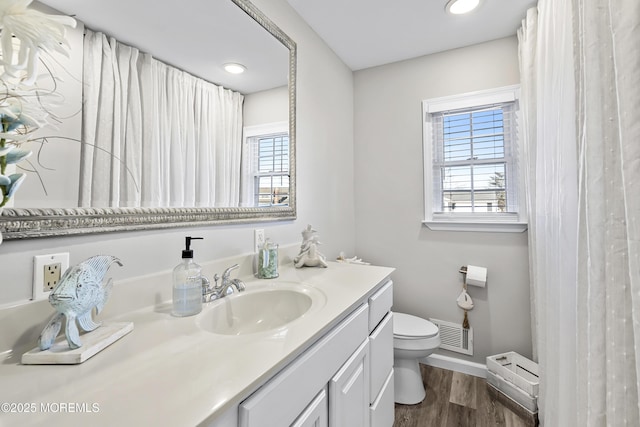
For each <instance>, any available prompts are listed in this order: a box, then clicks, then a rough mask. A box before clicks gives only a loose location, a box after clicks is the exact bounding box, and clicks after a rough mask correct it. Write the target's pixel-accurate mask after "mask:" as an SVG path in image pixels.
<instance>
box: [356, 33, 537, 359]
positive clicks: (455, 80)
mask: <svg viewBox="0 0 640 427" xmlns="http://www.w3.org/2000/svg"><path fill="white" fill-rule="evenodd" d="M518 83H519V72H518V58H517V41H516V38H515V37H511V38H506V39H501V40H496V41H492V42H489V43H484V44H479V45H475V46H471V47H467V48H463V49H457V50H452V51H448V52H443V53H438V54H434V55H429V56H425V57H421V58H416V59H412V60H408V61H403V62H398V63H394V64H389V65H384V66H380V67H376V68H370V69H367V70H362V71H358V72H356V73H355V80H354V85H355V109H354V111H355V202H356V206H355V212H356V218H357V221H356V253H357V255H358V256H360V257H363V258H364V259H366V260H368V261H372V262H374V263H376V264H382V265H389V266H393V267H396V268H397V271H396V273H394V275H393V277H394V284H395V292H394V298H395V301H394V310H396V311H402V312H407V313H411V314H414V315H417V316H421V317H425V318H429V317H434V318H438V319H442V320H448V321H452V322H457V323H461V322H462V319H463V311H462V310H461V309H459V308H458V307H457V305H456V298H457V297H458V295H459V293H460V290H461V286H462V275H461V274H459V273H458V269H459V268H460V266H463V265H467V264H471V265H480V266H485V267H487V268H488V269H489V278H488V285H487V288H485V289H481V288H470V290H469V293H470V294H471V296H472V298H473V299H474V302H475V308H474V309H473V311H471V312H470V313H469V320H470V323H471V326H472V327H473V329H474V338H475V342H474V347H475V354H474V356H473V357H469V356H464V355H461V354H459V353H451V352H447V351H442V350H441V351H440V352H441V353H443V354H447V355H448V356H453V357H458V358H461V359H467V360H471V361H475V362H480V363H484V359H485V357H486V356H488V355H491V354H496V353H499V352H503V351H509V350H515V351H517V352H519V353H521V354H523V355H525V356H528V357H531V332H530V322H531V321H530V309H529V282H528V255H527V234H526V233H519V234H511V233H509V234H501V233H471V232H435V231H431V230H429V229H427V228H426V227H424V226H423V225H422V224H421V220H422V219H423V218H424V217H423V214H424V213H423V210H424V208H423V199H424V196H423V165H422V121H421V101H422V100H424V99H429V98H433V97H440V96H446V95H453V94H458V93H465V92H471V91H476V90H481V89H490V88H494V87H500V86H506V85H512V84H518Z"/></svg>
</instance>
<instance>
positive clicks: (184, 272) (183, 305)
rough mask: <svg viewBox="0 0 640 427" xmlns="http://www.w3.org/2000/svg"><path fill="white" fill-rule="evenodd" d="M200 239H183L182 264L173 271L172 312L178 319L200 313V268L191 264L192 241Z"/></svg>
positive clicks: (199, 238) (193, 263) (189, 237)
mask: <svg viewBox="0 0 640 427" xmlns="http://www.w3.org/2000/svg"><path fill="white" fill-rule="evenodd" d="M201 239H202V237H191V236H187V237H186V238H185V249H184V250H183V251H182V262H181V263H180V264H178V265H177V266H176V268H174V269H173V310H172V312H171V314H173V315H174V316H178V317H185V316H192V315H194V314H198V313H200V311H202V267H200V266H199V265H198V264H196V263H195V262H193V250H191V241H192V240H201Z"/></svg>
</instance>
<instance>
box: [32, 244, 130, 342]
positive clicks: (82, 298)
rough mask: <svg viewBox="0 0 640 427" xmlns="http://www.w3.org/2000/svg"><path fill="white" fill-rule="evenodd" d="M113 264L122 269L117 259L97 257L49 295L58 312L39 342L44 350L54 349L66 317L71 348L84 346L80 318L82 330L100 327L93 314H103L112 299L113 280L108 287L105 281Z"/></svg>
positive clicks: (69, 272)
mask: <svg viewBox="0 0 640 427" xmlns="http://www.w3.org/2000/svg"><path fill="white" fill-rule="evenodd" d="M113 263H117V264H118V265H120V266H122V263H121V262H120V260H119V259H118V258H116V257H114V256H110V255H97V256H94V257H91V258H89V259H86V260H85V261H82V262H81V263H80V264H78V265H76V266H74V267H71V268H70V269H68V270H67V271H66V272H65V273H64V275H63V276H62V278H61V279H60V282H58V285H57V286H56V287H55V288H54V289H53V291H52V292H51V295H49V303H51V305H52V306H53V307H54V308H55V309H56V311H57V313H56V314H54V315H53V317H52V318H51V320H49V323H47V326H45V328H44V329H43V331H42V333H41V334H40V338H39V339H38V347H39V348H40V350H47V349H49V348H51V346H52V345H53V342H54V341H55V339H56V337H57V336H58V332H60V328H61V327H62V317H66V327H65V335H66V338H67V342H68V343H69V348H71V349H76V348H79V347H81V346H82V342H81V341H80V334H79V331H78V326H77V325H76V319H77V320H78V323H79V324H80V328H82V330H84V331H87V332H89V331H93V330H95V329H96V328H98V327H99V326H100V323H95V322H94V321H93V319H92V317H91V312H92V311H93V308H94V307H95V308H96V314H99V313H100V312H101V311H102V309H103V308H104V305H105V303H106V301H107V299H108V298H109V293H110V292H111V288H112V286H113V281H112V279H109V280H108V281H107V283H106V284H105V285H103V283H102V282H103V280H104V276H105V274H107V270H109V267H111V264H113Z"/></svg>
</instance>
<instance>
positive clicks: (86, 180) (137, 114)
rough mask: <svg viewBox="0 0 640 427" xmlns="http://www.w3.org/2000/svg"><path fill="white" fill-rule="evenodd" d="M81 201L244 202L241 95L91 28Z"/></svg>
mask: <svg viewBox="0 0 640 427" xmlns="http://www.w3.org/2000/svg"><path fill="white" fill-rule="evenodd" d="M83 74H84V82H86V83H85V86H84V94H83V129H82V134H83V135H82V136H83V138H82V140H83V141H84V142H85V143H84V144H83V145H82V163H81V177H80V184H81V185H80V206H81V207H90V206H91V207H139V206H143V207H194V206H195V207H233V206H238V205H239V198H240V173H241V169H240V167H241V149H242V103H243V99H244V97H243V95H242V94H240V93H237V92H234V91H231V90H228V89H225V88H223V87H220V86H217V85H214V84H212V83H209V82H206V81H204V80H202V79H199V78H197V77H195V76H192V75H190V74H188V73H186V72H184V71H181V70H179V69H177V68H175V67H172V66H169V65H167V64H165V63H163V62H160V61H158V60H156V59H154V58H153V57H152V56H151V55H149V54H145V53H142V52H139V51H138V49H136V48H133V47H130V46H127V45H125V44H123V43H120V42H118V41H116V40H115V39H113V38H108V37H107V36H105V35H104V34H102V33H96V32H93V31H90V30H86V35H85V42H84V71H83Z"/></svg>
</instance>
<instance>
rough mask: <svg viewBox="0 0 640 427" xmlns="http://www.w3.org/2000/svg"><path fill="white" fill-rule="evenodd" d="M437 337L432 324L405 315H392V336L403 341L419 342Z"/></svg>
mask: <svg viewBox="0 0 640 427" xmlns="http://www.w3.org/2000/svg"><path fill="white" fill-rule="evenodd" d="M436 335H438V327H437V326H436V325H435V324H433V323H432V322H430V321H428V320H426V319H422V318H420V317H417V316H412V315H410V314H406V313H394V314H393V336H394V338H400V339H403V340H421V339H425V338H432V337H435V336H436Z"/></svg>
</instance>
